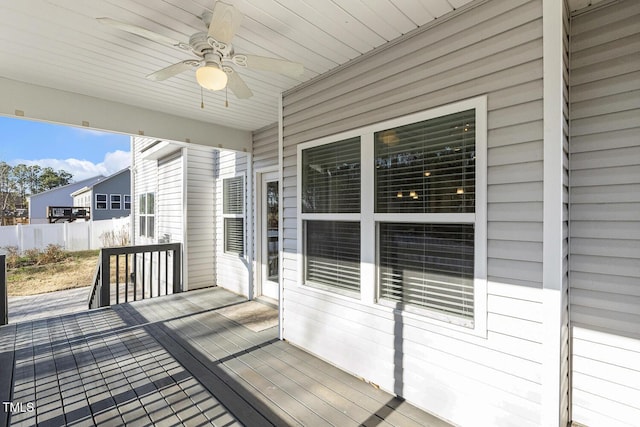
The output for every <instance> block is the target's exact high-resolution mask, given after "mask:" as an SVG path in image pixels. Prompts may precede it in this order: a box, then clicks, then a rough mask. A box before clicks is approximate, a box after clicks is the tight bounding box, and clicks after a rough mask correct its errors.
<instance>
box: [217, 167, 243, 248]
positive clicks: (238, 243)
mask: <svg viewBox="0 0 640 427" xmlns="http://www.w3.org/2000/svg"><path fill="white" fill-rule="evenodd" d="M222 213H223V218H224V251H225V253H229V254H236V255H239V256H244V177H242V176H236V177H233V178H225V179H223V180H222Z"/></svg>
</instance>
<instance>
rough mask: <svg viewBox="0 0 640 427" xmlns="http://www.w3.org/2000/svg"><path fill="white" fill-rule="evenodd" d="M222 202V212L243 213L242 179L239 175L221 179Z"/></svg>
mask: <svg viewBox="0 0 640 427" xmlns="http://www.w3.org/2000/svg"><path fill="white" fill-rule="evenodd" d="M222 186H223V191H222V193H223V194H222V199H223V200H222V203H223V213H225V214H239V215H241V214H242V213H244V179H243V177H241V176H236V177H234V178H225V179H224V180H223V181H222Z"/></svg>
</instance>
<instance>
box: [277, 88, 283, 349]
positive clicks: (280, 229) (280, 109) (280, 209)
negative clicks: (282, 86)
mask: <svg viewBox="0 0 640 427" xmlns="http://www.w3.org/2000/svg"><path fill="white" fill-rule="evenodd" d="M282 98H283V97H282V93H281V94H280V96H279V97H278V175H279V176H278V236H279V237H278V239H279V241H278V249H279V250H278V277H279V280H280V291H279V292H278V298H279V301H278V312H279V313H278V325H279V329H280V331H279V334H278V338H279V339H281V340H282V339H284V330H283V326H284V319H283V317H282V314H283V312H284V276H283V275H284V267H283V265H282V264H283V262H284V256H283V254H284V249H283V246H284V236H283V230H284V226H283V222H284V206H283V205H284V194H283V193H284V183H283V180H284V102H283V99H282Z"/></svg>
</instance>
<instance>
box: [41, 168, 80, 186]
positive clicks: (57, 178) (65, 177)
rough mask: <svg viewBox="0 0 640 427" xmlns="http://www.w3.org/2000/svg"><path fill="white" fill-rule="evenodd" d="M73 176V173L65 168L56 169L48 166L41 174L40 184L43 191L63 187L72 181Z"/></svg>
mask: <svg viewBox="0 0 640 427" xmlns="http://www.w3.org/2000/svg"><path fill="white" fill-rule="evenodd" d="M72 177H73V175H71V174H70V173H69V172H67V171H65V170H58V171H54V170H53V168H51V167H46V168H44V169H43V170H42V173H41V174H40V186H41V188H42V191H46V190H50V189H52V188H56V187H61V186H63V185H67V184H68V183H69V182H71V178H72Z"/></svg>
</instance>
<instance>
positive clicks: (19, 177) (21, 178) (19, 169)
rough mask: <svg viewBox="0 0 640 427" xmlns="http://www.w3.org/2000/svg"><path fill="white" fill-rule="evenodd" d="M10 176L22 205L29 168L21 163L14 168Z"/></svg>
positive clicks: (27, 184)
mask: <svg viewBox="0 0 640 427" xmlns="http://www.w3.org/2000/svg"><path fill="white" fill-rule="evenodd" d="M12 176H13V180H14V182H15V185H16V191H17V192H18V196H19V197H20V200H21V203H23V204H24V203H25V201H26V198H27V188H28V187H29V167H28V166H27V165H25V164H22V163H21V164H19V165H16V166H14V167H13V170H12Z"/></svg>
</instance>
